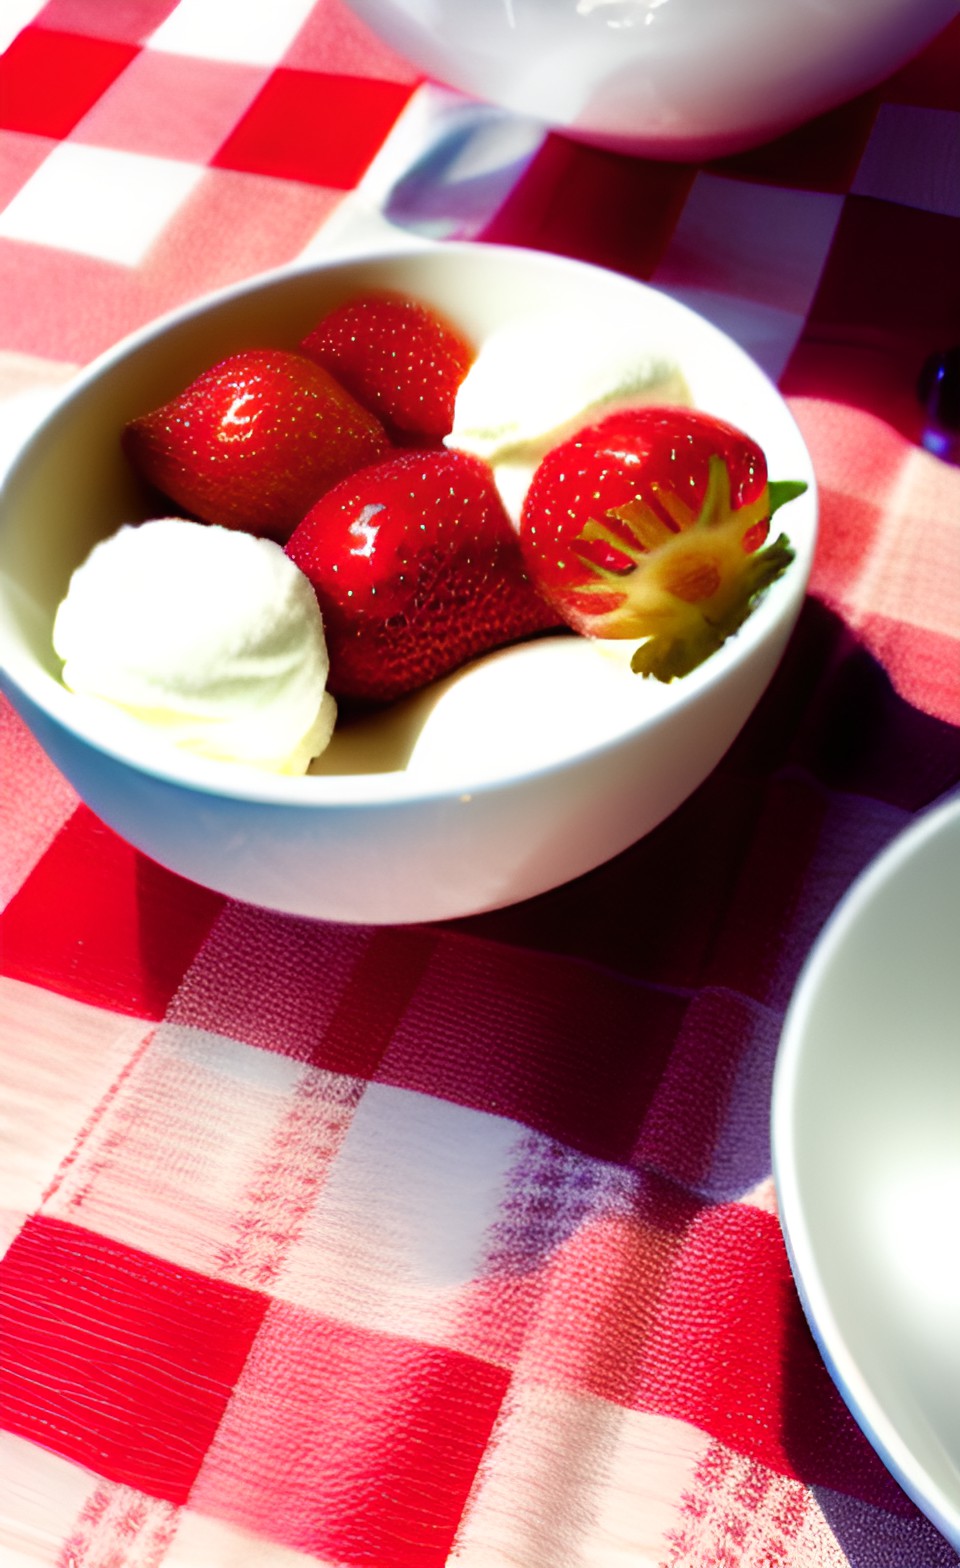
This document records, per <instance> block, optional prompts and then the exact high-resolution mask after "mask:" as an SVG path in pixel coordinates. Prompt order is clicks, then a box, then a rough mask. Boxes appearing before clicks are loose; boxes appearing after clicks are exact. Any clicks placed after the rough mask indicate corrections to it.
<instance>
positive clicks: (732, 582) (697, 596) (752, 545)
mask: <svg viewBox="0 0 960 1568" xmlns="http://www.w3.org/2000/svg"><path fill="white" fill-rule="evenodd" d="M806 488H807V486H806V484H805V483H804V482H803V481H802V480H781V481H773V482H772V483H770V484H768V485H767V486H765V487H764V490H763V491H762V493H761V495H760V496H759V497H758V498H757V499H756V500H755V501H752V502H748V503H747V504H746V505H744V506H741V507H737V508H734V507H733V506H732V505H731V500H730V475H729V471H728V469H727V465H726V463H725V462H724V461H723V459H722V458H720V457H717V456H714V457H711V459H710V463H709V471H708V480H707V488H706V492H705V494H704V498H703V502H702V504H701V506H700V509H699V511H698V512H694V511H693V509H692V508H691V507H690V506H689V505H688V503H687V502H685V501H683V500H681V499H680V497H679V496H677V495H676V494H675V493H674V492H672V491H669V490H666V489H664V488H663V487H662V486H660V485H657V484H651V485H650V487H649V494H650V500H649V501H648V500H646V499H644V498H643V497H640V496H638V497H636V498H635V499H634V500H632V501H630V502H628V503H627V504H626V505H625V506H620V507H616V508H614V509H613V510H612V511H611V512H610V513H608V514H607V515H608V517H609V518H610V522H606V521H603V520H600V519H598V518H595V517H591V518H590V519H589V520H588V521H587V523H586V524H585V525H584V527H583V529H582V530H581V532H580V534H579V536H578V543H580V544H582V545H585V546H587V548H586V549H584V550H581V551H580V552H579V554H580V559H581V561H582V562H583V564H584V566H585V567H587V568H588V570H589V573H590V575H589V577H588V578H587V579H586V580H585V581H584V582H582V583H580V584H578V589H577V592H578V594H586V595H588V596H589V595H591V594H596V595H598V596H600V598H599V599H598V603H597V609H598V614H597V616H596V620H595V624H594V627H593V628H592V630H593V634H594V635H596V636H599V637H617V638H626V637H630V638H643V639H644V641H643V643H642V644H641V646H640V647H639V648H637V650H636V652H635V653H634V655H633V658H632V659H631V668H632V669H633V670H634V671H635V673H637V674H639V675H646V676H652V677H653V678H654V679H656V680H659V681H671V680H675V679H676V678H677V677H679V676H682V675H688V674H689V673H690V672H691V670H694V669H696V668H697V667H698V666H699V665H701V664H702V663H703V662H704V660H705V659H707V658H709V656H710V655H711V654H712V653H715V652H716V651H717V649H718V648H720V647H722V646H723V644H724V643H725V642H726V640H727V638H728V637H731V636H733V634H734V633H735V632H737V631H738V630H739V629H740V627H741V626H742V625H743V623H744V621H745V620H746V619H747V617H748V616H749V615H750V613H751V612H752V610H753V609H754V608H755V607H756V605H757V603H758V601H759V599H760V597H761V595H762V594H763V593H764V592H765V591H766V589H767V588H769V587H770V585H771V583H773V582H776V580H777V578H779V577H781V576H782V575H783V573H784V572H785V571H786V570H787V568H788V567H789V566H790V564H791V562H792V561H793V560H794V558H795V552H794V550H793V547H792V546H791V544H790V541H789V539H788V538H787V536H786V534H782V533H781V534H780V535H779V536H778V538H777V539H775V540H774V541H773V543H772V544H766V543H765V541H766V538H767V533H768V530H769V520H770V518H771V517H772V516H773V514H774V513H775V512H776V511H778V510H779V509H780V507H781V506H784V505H786V504H787V503H788V502H789V501H792V500H794V499H795V498H796V497H797V496H799V495H802V494H803V492H804V491H805V490H806ZM616 525H619V526H616ZM581 602H583V601H581ZM601 603H602V609H601Z"/></svg>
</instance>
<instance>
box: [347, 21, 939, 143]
mask: <svg viewBox="0 0 960 1568" xmlns="http://www.w3.org/2000/svg"><path fill="white" fill-rule="evenodd" d="M348 3H349V5H350V7H351V9H352V10H353V11H355V12H356V13H357V15H358V16H359V17H361V18H362V19H363V20H364V21H365V22H366V23H367V24H368V25H369V26H370V27H371V28H373V29H374V31H375V32H377V33H379V34H380V35H381V36H382V37H383V38H384V39H385V41H386V42H387V43H389V44H390V45H392V47H393V48H394V49H396V50H398V51H399V53H401V54H403V55H405V56H406V57H407V58H408V59H409V60H411V61H413V62H415V63H416V65H418V66H419V67H420V69H421V70H423V71H424V72H425V73H427V74H428V75H430V76H433V77H435V78H437V80H439V81H441V82H445V83H446V84H447V85H448V86H450V87H455V88H459V89H460V91H461V92H465V93H469V94H471V95H473V96H475V97H478V98H482V99H485V100H487V101H489V102H491V103H496V104H499V105H501V106H502V107H504V108H506V109H511V110H513V111H514V113H516V114H520V115H525V116H531V117H532V118H534V119H537V120H542V121H543V122H544V123H545V124H547V125H550V126H553V127H555V128H556V129H558V130H561V131H564V132H566V133H567V134H568V135H571V136H573V137H576V138H578V139H580V140H582V141H587V142H596V143H598V144H600V145H601V146H607V147H612V148H617V149H619V150H620V151H623V152H631V153H644V154H646V155H648V156H650V157H655V158H680V159H683V158H693V159H701V158H714V157H718V156H720V155H721V154H724V153H730V152H735V151H738V150H740V149H741V148H744V147H749V146H754V145H756V144H757V143H759V142H763V141H767V140H769V139H770V138H771V137H773V136H778V135H780V134H781V133H782V132H784V131H787V130H789V129H791V128H792V127H793V126H796V125H798V124H800V123H801V122H802V121H804V120H807V119H809V118H810V117H811V116H813V115H816V114H820V113H822V112H823V111H825V110H827V109H831V108H833V107H834V106H835V105H837V104H839V103H843V102H845V101H846V100H847V99H848V98H852V97H853V96H854V95H855V94H856V93H859V92H863V91H864V90H865V89H866V88H868V87H871V86H873V85H875V84H876V83H877V82H879V81H881V80H882V79H883V78H884V77H885V76H887V75H889V74H890V73H891V72H892V71H894V70H895V69H896V68H897V67H898V66H899V65H901V64H903V63H904V61H906V60H907V59H909V58H910V57H911V56H912V55H913V54H915V53H917V52H918V51H919V50H920V49H921V48H922V47H923V46H924V45H925V44H926V43H928V42H929V41H930V40H931V39H932V38H933V37H934V36H935V35H936V34H937V33H938V32H939V31H940V29H941V28H943V27H944V26H946V24H947V23H948V22H949V21H950V20H951V18H952V17H954V16H955V15H956V14H957V5H956V3H955V0H504V3H503V4H492V3H491V0H348Z"/></svg>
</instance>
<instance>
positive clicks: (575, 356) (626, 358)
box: [446, 311, 691, 518]
mask: <svg viewBox="0 0 960 1568" xmlns="http://www.w3.org/2000/svg"><path fill="white" fill-rule="evenodd" d="M690 402H691V396H690V389H689V387H688V386H687V383H686V380H685V379H684V376H683V372H682V370H681V369H680V367H679V365H678V364H677V362H676V360H675V359H674V358H673V356H672V355H671V354H670V353H669V352H668V350H667V349H666V348H661V347H659V346H658V345H657V344H656V342H655V340H654V339H653V338H652V336H651V334H650V332H649V331H641V330H640V329H639V328H637V327H635V326H630V325H626V324H625V323H624V322H623V321H622V320H621V319H620V318H619V317H615V316H610V317H606V318H605V317H598V316H597V315H596V314H595V313H591V314H590V315H589V316H582V317H577V316H571V315H569V314H568V313H564V314H559V313H557V312H553V311H543V312H540V313H536V314H533V315H528V316H522V317H518V318H517V319H516V320H513V321H509V322H506V323H504V325H503V326H501V327H499V328H497V329H496V330H495V331H493V332H492V333H491V334H490V335H489V337H487V338H486V339H485V340H484V342H483V343H482V344H481V345H480V348H479V350H478V352H477V356H476V359H475V360H474V362H473V364H472V365H471V367H470V369H469V370H468V371H467V374H466V376H465V377H464V379H463V381H462V382H461V384H460V388H459V391H458V392H457V398H456V405H455V409H454V420H453V429H452V431H451V432H450V434H449V435H448V436H447V437H446V444H447V446H450V447H456V448H457V449H458V450H459V451H461V452H472V453H473V454H474V455H475V456H477V457H482V458H484V459H485V460H486V461H487V462H488V463H490V464H491V465H492V467H493V469H494V473H495V474H496V477H497V483H498V485H499V486H500V490H501V494H502V495H503V499H504V501H505V503H506V504H507V509H508V510H509V511H510V512H511V514H512V515H513V516H514V518H516V516H517V504H518V496H519V500H521V501H522V494H520V492H521V491H523V492H525V489H526V482H528V481H529V477H530V475H531V473H532V471H533V469H534V468H535V467H536V465H537V463H539V461H540V459H541V458H542V457H543V456H544V454H545V453H546V452H547V451H548V450H549V449H550V448H551V447H553V446H556V445H557V443H558V442H559V441H564V440H566V439H567V438H568V437H569V436H572V435H574V434H575V432H576V431H577V430H580V429H582V428H583V427H584V426H585V425H588V424H592V423H593V422H594V421H595V420H598V419H601V418H602V417H603V416H604V415H605V414H611V413H613V412H615V410H616V409H618V408H624V407H636V406H638V405H640V404H642V403H674V404H676V403H681V404H689V403H690Z"/></svg>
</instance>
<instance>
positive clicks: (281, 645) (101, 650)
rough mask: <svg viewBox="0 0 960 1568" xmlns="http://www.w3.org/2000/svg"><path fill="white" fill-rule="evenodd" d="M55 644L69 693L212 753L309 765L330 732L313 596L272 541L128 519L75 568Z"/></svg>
mask: <svg viewBox="0 0 960 1568" xmlns="http://www.w3.org/2000/svg"><path fill="white" fill-rule="evenodd" d="M53 645H54V649H55V651H56V653H57V655H58V656H59V658H61V659H62V660H63V682H64V684H65V685H66V686H68V687H69V688H70V690H71V691H73V692H75V693H77V694H78V695H79V696H81V697H83V698H85V699H88V700H93V701H96V702H99V703H107V704H109V705H111V707H113V708H115V709H119V710H121V711H122V712H124V713H126V714H128V715H130V716H132V717H133V718H134V719H136V720H138V721H139V722H141V723H143V724H145V725H147V726H149V728H150V730H151V731H152V732H153V733H154V734H155V735H158V736H161V737H163V738H164V739H165V740H166V741H168V742H170V743H171V744H173V745H176V746H179V747H182V748H183V749H184V750H185V751H188V752H192V753H194V754H196V755H198V756H201V757H212V758H216V759H218V760H222V761H228V762H234V763H242V764H245V765H247V766H250V767H255V768H261V769H266V770H268V771H271V772H276V773H303V772H304V771H305V770H306V768H307V766H308V764H309V762H310V760H311V758H312V757H315V756H317V755H318V754H319V753H320V752H322V751H323V749H324V748H325V747H326V745H327V743H328V742H329V740H330V736H331V734H332V731H333V726H334V721H335V718H336V703H335V702H334V699H333V698H332V696H331V695H330V694H329V692H327V690H326V680H327V673H328V668H329V661H328V658H327V648H326V642H325V639H324V634H323V621H322V617H321V614H320V609H319V606H318V604H317V600H316V596H315V594H314V591H313V588H312V587H311V585H310V582H309V581H308V579H307V578H306V577H305V576H304V574H303V573H302V572H301V571H300V569H299V567H298V566H296V565H295V564H294V562H293V561H291V560H290V559H289V557H288V556H286V555H285V554H284V552H283V550H282V549H281V547H280V546H279V545H278V544H275V543H273V542H272V541H271V540H267V539H258V538H255V537H254V536H253V535H251V534H246V533H241V532H238V531H236V530H233V529H228V528H219V527H216V526H213V525H208V524H205V523H194V522H188V521H187V520H185V519H183V518H174V517H165V518H158V519H154V520H152V521H150V522H145V523H139V524H125V525H124V526H123V527H122V528H120V529H119V530H118V532H117V533H115V534H113V535H112V536H111V537H110V538H109V539H106V540H104V541H103V542H101V543H100V544H97V545H95V546H94V548H93V550H92V551H91V552H90V554H89V556H88V557H87V559H86V560H85V561H84V562H83V564H82V565H81V566H79V567H78V568H77V570H76V571H75V572H74V573H73V576H72V578H71V580H70V585H69V588H68V591H67V595H66V597H65V599H64V600H63V602H62V603H61V605H60V607H59V609H58V611H57V615H56V619H55V621H54V627H53Z"/></svg>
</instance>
